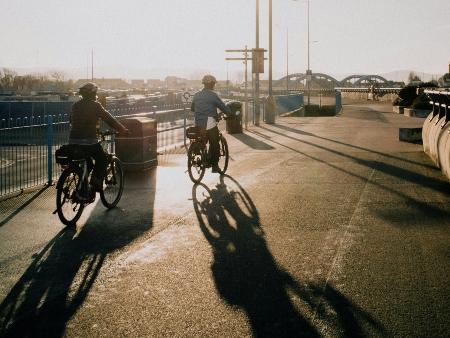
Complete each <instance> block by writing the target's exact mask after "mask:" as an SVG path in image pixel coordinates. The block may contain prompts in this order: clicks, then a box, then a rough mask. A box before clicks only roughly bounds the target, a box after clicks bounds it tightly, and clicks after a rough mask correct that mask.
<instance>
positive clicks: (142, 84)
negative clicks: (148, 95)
mask: <svg viewBox="0 0 450 338" xmlns="http://www.w3.org/2000/svg"><path fill="white" fill-rule="evenodd" d="M145 85H146V83H145V81H144V80H131V86H132V87H133V88H142V87H145Z"/></svg>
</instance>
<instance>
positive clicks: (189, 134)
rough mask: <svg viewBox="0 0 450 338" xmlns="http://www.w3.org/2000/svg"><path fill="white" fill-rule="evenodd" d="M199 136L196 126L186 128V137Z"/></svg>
mask: <svg viewBox="0 0 450 338" xmlns="http://www.w3.org/2000/svg"><path fill="white" fill-rule="evenodd" d="M198 136H199V130H198V127H195V126H193V127H188V128H186V137H187V138H190V139H192V140H195V139H196V138H197V137H198Z"/></svg>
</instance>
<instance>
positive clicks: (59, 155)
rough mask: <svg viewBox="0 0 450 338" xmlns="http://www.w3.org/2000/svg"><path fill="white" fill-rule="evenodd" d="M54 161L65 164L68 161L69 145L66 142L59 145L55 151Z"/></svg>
mask: <svg viewBox="0 0 450 338" xmlns="http://www.w3.org/2000/svg"><path fill="white" fill-rule="evenodd" d="M55 159H56V163H58V164H61V165H65V164H69V162H70V159H71V158H70V146H69V145H68V144H63V145H62V146H61V147H59V148H58V149H56V151H55Z"/></svg>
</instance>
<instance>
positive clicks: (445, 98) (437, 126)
mask: <svg viewBox="0 0 450 338" xmlns="http://www.w3.org/2000/svg"><path fill="white" fill-rule="evenodd" d="M424 93H425V94H426V95H427V96H428V98H429V99H430V103H431V104H432V105H433V110H432V111H431V112H430V114H429V118H428V119H426V120H425V122H424V124H423V128H422V142H423V151H424V152H425V153H426V154H427V155H428V156H429V157H430V158H431V160H432V161H433V162H434V163H435V164H436V165H437V166H438V167H439V168H441V170H442V172H443V173H444V174H445V175H446V176H447V177H448V178H450V155H449V154H450V128H446V126H448V125H447V122H448V121H450V89H448V88H447V89H444V88H442V89H441V88H433V89H431V88H430V89H424Z"/></svg>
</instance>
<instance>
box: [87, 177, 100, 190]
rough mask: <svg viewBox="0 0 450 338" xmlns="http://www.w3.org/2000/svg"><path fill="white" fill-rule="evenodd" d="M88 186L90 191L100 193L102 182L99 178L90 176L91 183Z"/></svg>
mask: <svg viewBox="0 0 450 338" xmlns="http://www.w3.org/2000/svg"><path fill="white" fill-rule="evenodd" d="M89 184H90V185H91V187H92V190H94V191H99V192H100V191H102V189H103V182H102V180H100V179H99V178H97V177H95V176H92V177H91V181H90V182H89Z"/></svg>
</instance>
